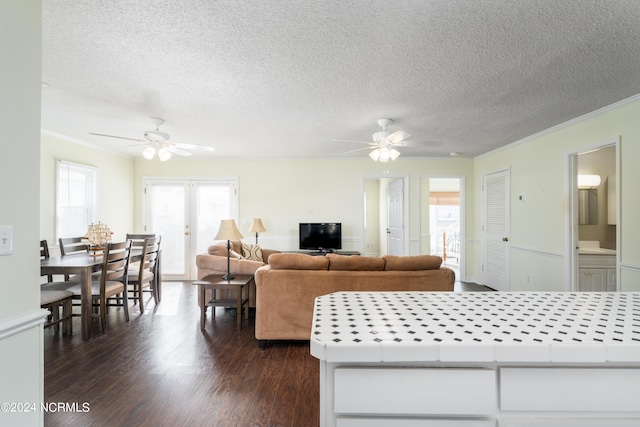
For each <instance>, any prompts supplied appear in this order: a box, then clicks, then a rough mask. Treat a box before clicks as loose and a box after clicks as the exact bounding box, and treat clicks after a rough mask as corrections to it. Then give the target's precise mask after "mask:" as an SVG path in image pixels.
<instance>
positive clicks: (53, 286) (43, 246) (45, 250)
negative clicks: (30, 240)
mask: <svg viewBox="0 0 640 427" xmlns="http://www.w3.org/2000/svg"><path fill="white" fill-rule="evenodd" d="M46 258H49V244H48V243H47V241H46V240H40V259H46ZM41 276H47V281H46V282H44V283H41V284H40V288H41V289H43V290H48V291H64V290H66V289H68V288H69V287H71V286H73V285H75V284H76V283H80V282H79V281H67V280H64V281H54V280H53V274H44V275H41Z"/></svg>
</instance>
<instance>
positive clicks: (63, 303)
mask: <svg viewBox="0 0 640 427" xmlns="http://www.w3.org/2000/svg"><path fill="white" fill-rule="evenodd" d="M72 298H73V292H71V291H65V290H46V289H40V307H41V308H44V309H48V310H49V311H50V312H51V314H50V315H49V316H48V317H47V320H46V321H45V324H44V327H45V328H48V327H51V326H53V327H54V332H55V333H56V334H57V333H58V332H59V331H60V323H63V324H64V332H63V334H64V335H69V336H70V335H72V334H73V317H72V315H73V313H72V311H73V306H72V303H71V301H72V300H71V299H72ZM60 308H62V316H60Z"/></svg>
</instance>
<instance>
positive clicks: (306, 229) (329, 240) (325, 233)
mask: <svg viewBox="0 0 640 427" xmlns="http://www.w3.org/2000/svg"><path fill="white" fill-rule="evenodd" d="M300 249H302V250H308V251H328V252H331V251H333V250H336V249H342V224H341V223H339V222H304V223H303V222H301V223H300Z"/></svg>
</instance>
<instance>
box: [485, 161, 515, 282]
mask: <svg viewBox="0 0 640 427" xmlns="http://www.w3.org/2000/svg"><path fill="white" fill-rule="evenodd" d="M482 183H483V185H482V189H483V222H482V235H483V250H482V273H483V278H484V284H485V285H486V286H488V287H490V288H493V289H495V290H498V291H508V290H509V288H510V283H509V253H510V243H509V230H510V226H509V221H510V216H509V210H510V205H509V191H510V190H509V171H508V170H505V171H500V172H496V173H492V174H489V175H485V176H484V177H483V181H482Z"/></svg>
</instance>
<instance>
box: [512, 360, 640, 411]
mask: <svg viewBox="0 0 640 427" xmlns="http://www.w3.org/2000/svg"><path fill="white" fill-rule="evenodd" d="M638 396H640V369H623V368H619V369H616V368H574V369H571V368H555V369H554V368H502V369H501V370H500V409H502V410H503V411H590V412H594V411H623V412H628V411H632V412H637V411H640V399H639V398H638Z"/></svg>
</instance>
